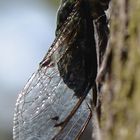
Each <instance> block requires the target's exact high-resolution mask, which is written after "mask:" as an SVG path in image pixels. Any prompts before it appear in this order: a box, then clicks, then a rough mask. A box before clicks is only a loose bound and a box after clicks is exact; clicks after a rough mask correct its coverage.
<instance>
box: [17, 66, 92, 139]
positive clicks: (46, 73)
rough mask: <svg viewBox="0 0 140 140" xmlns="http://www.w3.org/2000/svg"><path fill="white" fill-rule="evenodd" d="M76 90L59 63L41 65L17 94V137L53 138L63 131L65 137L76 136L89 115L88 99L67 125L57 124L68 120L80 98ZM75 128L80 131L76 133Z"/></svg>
mask: <svg viewBox="0 0 140 140" xmlns="http://www.w3.org/2000/svg"><path fill="white" fill-rule="evenodd" d="M74 94H75V93H74V92H73V90H71V89H69V88H68V87H67V85H66V84H65V83H64V82H63V79H62V78H61V77H60V75H59V71H58V69H57V66H50V67H42V68H40V69H39V70H38V71H37V73H35V74H33V76H32V77H31V79H30V80H29V81H28V83H27V85H26V86H25V88H24V89H23V91H22V92H21V94H20V95H19V97H18V100H17V104H16V113H15V116H14V139H15V140H51V139H53V138H54V137H55V136H56V135H57V134H59V132H60V131H62V134H61V136H62V135H67V136H66V139H67V138H68V137H70V136H72V135H75V136H77V135H78V133H79V132H80V131H81V129H82V128H83V127H84V124H86V123H87V121H88V120H89V116H90V109H89V107H88V106H87V104H86V103H85V102H83V103H82V105H81V106H80V108H79V109H78V111H77V113H76V114H74V116H73V117H72V119H70V121H69V122H68V123H67V125H65V124H64V125H60V126H59V125H58V124H60V123H61V122H64V121H65V120H66V118H67V117H68V116H69V115H70V113H71V112H72V111H73V109H74V108H75V106H77V104H78V103H79V102H80V99H79V98H78V97H76V96H75V95H74ZM57 125H58V126H57ZM82 125H83V126H82ZM73 127H74V129H72V128H73ZM76 130H78V131H79V132H77V133H76ZM73 131H75V132H73ZM58 138H59V137H58ZM71 139H72V137H71Z"/></svg>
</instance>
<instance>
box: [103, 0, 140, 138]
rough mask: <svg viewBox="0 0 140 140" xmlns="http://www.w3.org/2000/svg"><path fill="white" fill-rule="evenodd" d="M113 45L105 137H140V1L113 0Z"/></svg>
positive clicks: (106, 84)
mask: <svg viewBox="0 0 140 140" xmlns="http://www.w3.org/2000/svg"><path fill="white" fill-rule="evenodd" d="M110 47H111V48H110V50H109V51H110V52H109V55H108V61H109V64H110V66H111V67H110V69H109V71H108V74H106V77H105V81H104V83H103V87H102V120H101V130H102V139H103V140H139V139H140V0H113V1H112V15H111V34H110ZM107 67H109V66H107Z"/></svg>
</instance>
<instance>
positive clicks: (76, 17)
mask: <svg viewBox="0 0 140 140" xmlns="http://www.w3.org/2000/svg"><path fill="white" fill-rule="evenodd" d="M90 4H91V0H87V1H86V0H62V4H61V6H60V9H59V11H58V18H57V29H56V38H55V40H54V42H53V43H52V45H51V47H50V49H49V51H48V52H47V54H46V55H45V57H44V58H43V60H42V61H41V63H40V65H39V68H38V70H37V71H36V72H35V73H34V74H33V75H32V77H31V78H30V79H29V81H28V82H27V84H26V85H25V87H24V89H23V90H22V91H21V93H20V94H19V96H18V99H17V103H16V109H15V114H14V127H13V139H14V140H52V139H55V140H75V139H77V138H79V136H80V135H81V133H82V132H83V131H84V129H85V128H86V126H87V124H88V122H89V120H90V118H91V116H92V109H91V102H90V95H89V97H88V96H87V95H88V94H89V92H90V91H91V89H92V88H93V85H94V84H95V78H96V75H97V53H96V43H95V35H94V26H93V13H92V12H91V11H92V8H91V5H90Z"/></svg>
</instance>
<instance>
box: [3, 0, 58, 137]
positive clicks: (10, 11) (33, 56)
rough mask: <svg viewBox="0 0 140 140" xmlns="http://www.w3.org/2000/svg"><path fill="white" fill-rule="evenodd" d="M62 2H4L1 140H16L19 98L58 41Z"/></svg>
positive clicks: (42, 0)
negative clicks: (41, 62)
mask: <svg viewBox="0 0 140 140" xmlns="http://www.w3.org/2000/svg"><path fill="white" fill-rule="evenodd" d="M58 5H59V0H12V1H11V0H0V140H11V139H12V123H13V113H14V107H15V103H16V98H17V95H18V94H19V92H20V91H21V89H22V88H23V86H24V85H25V84H26V82H27V80H28V78H29V77H30V76H31V74H32V73H33V72H34V71H35V70H36V69H37V67H38V63H39V62H40V61H41V60H42V58H43V57H44V55H45V53H46V52H47V49H48V47H49V46H50V45H51V43H52V42H53V39H54V32H55V26H56V11H57V8H58Z"/></svg>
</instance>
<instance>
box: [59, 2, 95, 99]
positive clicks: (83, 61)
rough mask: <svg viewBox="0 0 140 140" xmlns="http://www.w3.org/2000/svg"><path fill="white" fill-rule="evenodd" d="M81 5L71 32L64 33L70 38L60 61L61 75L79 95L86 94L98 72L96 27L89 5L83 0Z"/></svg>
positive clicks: (76, 11) (77, 10)
mask: <svg viewBox="0 0 140 140" xmlns="http://www.w3.org/2000/svg"><path fill="white" fill-rule="evenodd" d="M79 6H80V8H79V9H76V10H75V13H77V16H75V17H74V19H73V20H71V22H75V24H73V26H71V28H69V30H70V31H71V33H69V34H68V36H67V35H64V37H65V38H67V39H69V41H67V39H66V44H63V46H64V47H65V49H64V50H67V51H66V52H65V54H63V56H62V59H60V61H59V62H58V69H59V72H60V75H61V77H62V78H63V80H64V82H65V83H66V84H67V86H68V87H69V88H71V89H72V90H74V91H75V92H76V95H77V96H78V95H80V94H84V91H85V90H86V88H90V87H91V86H92V84H93V83H94V80H95V78H96V74H97V59H96V47H95V40H94V27H93V23H92V17H91V15H90V10H89V5H88V4H87V3H84V2H81V3H80V5H79ZM60 53H61V52H60ZM86 94H87V93H86ZM80 96H81V95H80Z"/></svg>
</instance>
